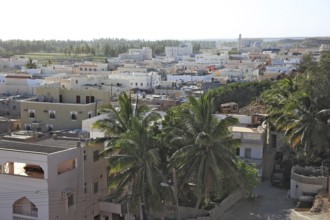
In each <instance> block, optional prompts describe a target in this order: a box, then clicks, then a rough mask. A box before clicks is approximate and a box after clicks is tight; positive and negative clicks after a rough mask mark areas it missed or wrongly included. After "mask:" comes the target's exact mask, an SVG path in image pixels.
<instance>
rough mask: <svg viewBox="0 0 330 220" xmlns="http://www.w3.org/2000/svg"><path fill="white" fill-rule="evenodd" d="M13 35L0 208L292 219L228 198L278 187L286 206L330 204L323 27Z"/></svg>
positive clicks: (48, 215) (303, 212) (34, 215)
mask: <svg viewBox="0 0 330 220" xmlns="http://www.w3.org/2000/svg"><path fill="white" fill-rule="evenodd" d="M17 42H19V41H17ZM27 42H28V41H27ZM40 42H42V41H40ZM114 42H115V41H114ZM127 42H129V41H127ZM6 43H7V44H6ZM10 43H12V42H10V41H2V42H0V49H1V48H2V49H3V50H2V57H1V58H0V134H1V140H0V186H1V187H0V198H1V200H0V213H1V214H0V216H1V217H0V218H1V219H5V220H7V219H8V220H9V219H15V220H21V219H24V220H25V219H26V220H37V219H43V220H44V219H61V220H65V219H68V220H69V219H70V220H72V219H79V220H80V219H94V220H98V219H100V220H101V219H102V220H111V219H113V220H116V219H125V220H134V219H196V220H197V219H199V220H206V219H208V220H213V219H214V220H216V219H288V216H284V215H282V214H283V213H280V211H281V210H277V211H278V213H275V214H274V215H276V214H278V216H277V217H276V218H268V217H267V215H264V216H261V217H260V218H257V217H256V216H250V218H249V217H248V216H246V217H245V218H243V217H240V216H239V215H238V214H237V213H241V215H243V214H244V215H249V213H251V210H253V209H252V208H251V209H250V210H248V212H247V213H244V212H243V211H242V210H240V211H237V212H235V208H239V207H240V204H244V203H246V204H253V203H256V201H262V199H265V198H266V196H267V194H271V193H272V192H273V193H274V192H275V193H274V194H276V195H274V197H273V198H267V200H272V199H273V200H274V201H275V202H277V203H278V204H277V205H282V206H283V207H282V206H280V207H281V208H278V209H285V210H287V211H288V212H290V213H289V215H290V216H291V218H292V219H328V218H329V217H330V213H329V210H328V208H329V207H330V205H329V201H328V198H330V197H329V196H330V191H329V181H330V179H329V168H330V155H329V141H330V137H329V133H330V130H329V129H330V123H329V122H330V114H329V111H330V110H329V103H330V102H329V101H330V99H329V98H330V97H329V94H330V91H329V86H328V82H329V81H328V80H329V77H330V75H329V70H330V66H329V59H330V38H327V37H315V38H295V39H293V38H292V39H263V38H245V37H244V35H243V34H239V35H238V36H237V39H232V40H223V41H221V40H217V41H211V40H209V41H205V42H203V41H169V42H167V43H164V44H163V45H161V46H159V47H156V46H155V45H149V46H148V42H145V45H143V43H141V47H139V48H135V47H132V48H127V50H126V51H120V50H114V49H113V48H114V46H111V44H104V47H103V48H101V49H100V48H99V49H97V48H96V47H95V48H94V46H95V44H93V43H91V42H89V41H86V42H82V43H81V42H80V43H77V42H76V44H75V42H74V41H72V42H71V43H72V45H67V46H66V47H63V48H62V49H61V50H62V52H61V53H52V52H39V53H37V52H35V51H32V52H30V53H29V52H26V53H23V52H22V53H21V54H10V55H8V54H9V53H10V50H11V49H10V47H9V45H10ZM20 43H22V44H24V41H21V42H20ZM34 43H35V44H36V45H38V42H34ZM42 43H43V44H47V41H45V42H42ZM59 44H60V42H59ZM17 48H18V47H17ZM6 50H7V51H6ZM17 50H19V49H17ZM122 50H124V49H122ZM155 50H157V51H155ZM0 52H1V50H0ZM6 53H8V54H7V55H5V54H6ZM59 54H60V55H59ZM100 57H101V58H100ZM310 74H311V75H310ZM313 74H315V75H314V76H313ZM317 74H318V75H317ZM307 78H308V79H307ZM262 187H266V188H262ZM261 189H262V190H263V192H261V191H258V190H261ZM242 202H243V203H242ZM275 202H274V204H275ZM262 203H263V204H265V205H267V204H268V205H269V206H274V210H275V209H276V207H277V206H275V205H274V204H271V203H269V201H268V203H267V202H265V201H263V202H262ZM246 204H245V205H246ZM258 204H259V203H258ZM246 206H248V205H246ZM274 212H276V210H275V211H274ZM230 215H232V217H231V218H230V217H229V216H230ZM236 215H237V216H236ZM292 216H295V218H294V217H292ZM299 216H305V217H304V218H303V217H301V218H299Z"/></svg>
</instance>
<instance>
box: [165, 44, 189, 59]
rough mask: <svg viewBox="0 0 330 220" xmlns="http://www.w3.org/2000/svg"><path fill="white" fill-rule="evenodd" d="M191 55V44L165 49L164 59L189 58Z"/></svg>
mask: <svg viewBox="0 0 330 220" xmlns="http://www.w3.org/2000/svg"><path fill="white" fill-rule="evenodd" d="M192 53H193V45H192V44H191V43H184V44H180V45H179V46H177V47H165V55H166V57H174V58H179V57H182V56H190V55H192Z"/></svg>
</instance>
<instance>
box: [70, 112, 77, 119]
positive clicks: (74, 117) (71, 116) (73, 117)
mask: <svg viewBox="0 0 330 220" xmlns="http://www.w3.org/2000/svg"><path fill="white" fill-rule="evenodd" d="M70 118H71V120H77V112H70Z"/></svg>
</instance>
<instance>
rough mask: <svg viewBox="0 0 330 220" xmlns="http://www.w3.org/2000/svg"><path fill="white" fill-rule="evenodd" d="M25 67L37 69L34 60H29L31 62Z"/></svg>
mask: <svg viewBox="0 0 330 220" xmlns="http://www.w3.org/2000/svg"><path fill="white" fill-rule="evenodd" d="M25 67H26V68H28V69H37V64H36V63H35V62H33V60H32V58H29V61H28V62H27V63H26V64H25Z"/></svg>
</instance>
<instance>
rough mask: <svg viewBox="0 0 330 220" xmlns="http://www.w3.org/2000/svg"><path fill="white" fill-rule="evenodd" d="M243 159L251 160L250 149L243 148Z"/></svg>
mask: <svg viewBox="0 0 330 220" xmlns="http://www.w3.org/2000/svg"><path fill="white" fill-rule="evenodd" d="M244 157H245V158H247V159H250V158H251V148H245V149H244Z"/></svg>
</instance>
